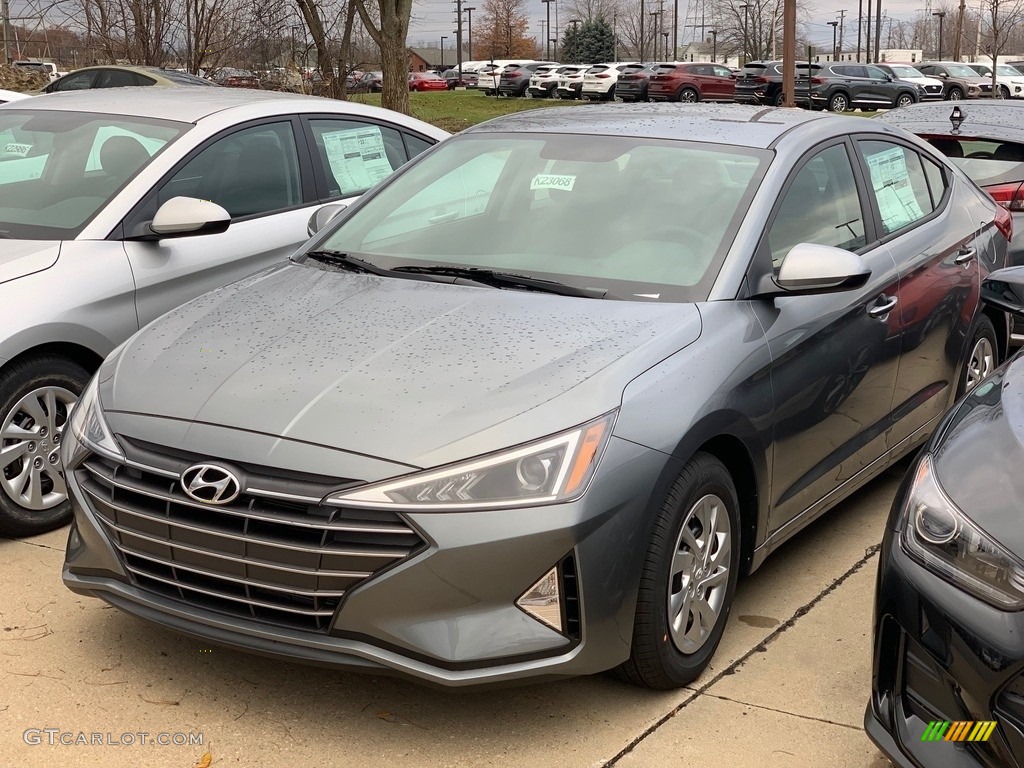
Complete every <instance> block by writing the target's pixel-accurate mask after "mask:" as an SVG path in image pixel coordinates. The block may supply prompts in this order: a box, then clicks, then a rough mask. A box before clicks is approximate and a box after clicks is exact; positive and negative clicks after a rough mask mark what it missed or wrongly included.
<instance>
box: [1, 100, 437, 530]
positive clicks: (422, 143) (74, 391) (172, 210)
mask: <svg viewBox="0 0 1024 768" xmlns="http://www.w3.org/2000/svg"><path fill="white" fill-rule="evenodd" d="M447 136H448V134H447V133H446V132H445V131H442V130H439V129H437V128H435V127H433V126H432V125H429V124H428V123H424V122H421V121H419V120H415V119H413V118H410V117H406V116H405V115H401V114H399V113H398V112H392V111H390V110H385V109H379V108H376V107H370V106H366V105H363V104H355V103H352V102H345V101H335V100H333V99H319V98H314V97H310V96H299V95H293V94H285V93H275V92H273V91H253V90H249V89H243V88H161V87H159V86H149V87H135V88H116V89H105V88H100V89H95V90H84V91H75V92H68V93H55V94H47V95H43V96H33V97H32V98H30V99H25V100H22V101H18V102H17V103H12V104H9V105H5V106H3V107H2V108H0V535H26V534H33V533H39V532H41V531H45V530H47V529H49V528H53V527H55V526H58V525H60V524H62V523H63V522H66V521H67V520H68V519H69V518H70V512H71V507H70V504H69V502H68V500H67V490H66V486H65V483H64V476H63V464H62V459H61V455H60V443H61V437H62V435H63V431H64V428H65V427H66V425H67V423H68V422H67V419H68V414H69V413H70V412H71V407H72V406H73V405H74V403H75V402H76V400H77V399H78V397H79V395H80V394H81V393H82V391H83V389H84V388H85V385H86V383H87V382H88V380H89V377H90V376H91V375H92V374H93V373H94V372H95V370H96V368H97V366H98V365H99V363H100V362H101V361H102V359H103V358H104V357H105V356H106V355H107V354H109V353H110V351H111V350H112V349H114V347H116V346H117V345H118V344H120V343H121V342H122V341H124V340H125V339H127V338H128V337H129V336H131V335H132V334H133V333H135V332H136V331H137V330H138V329H139V328H140V327H141V326H143V325H146V324H147V323H149V322H150V321H151V320H153V319H155V318H157V317H159V316H160V315H162V314H164V313H165V312H167V311H169V310H171V309H174V308H175V307H177V306H178V305H180V304H182V303H184V302H186V301H188V300H189V299H192V298H194V297H196V296H198V295H200V294H202V293H205V292H207V291H210V290H212V289H214V288H218V287H220V286H223V285H226V284H228V283H232V282H235V281H237V280H239V279H241V278H243V277H245V276H247V275H249V274H251V273H253V272H256V271H257V270H261V269H263V268H264V267H267V266H270V265H273V264H276V263H279V262H283V261H284V260H285V259H287V257H288V256H289V255H290V254H291V253H292V252H293V251H294V250H295V249H296V248H297V247H298V246H299V245H300V244H301V243H303V242H304V241H305V240H306V239H307V237H308V234H309V231H310V230H312V229H315V228H316V227H317V226H319V225H321V224H322V223H323V221H324V220H326V219H327V218H328V216H329V215H330V214H331V213H336V212H337V209H338V206H330V205H325V203H332V202H336V203H344V202H347V201H349V200H353V199H354V198H356V197H358V196H359V195H361V194H362V193H363V192H365V191H366V190H368V189H369V188H370V187H372V186H374V185H375V184H376V183H377V182H378V181H380V180H381V179H384V178H386V177H387V176H389V175H390V174H391V172H392V171H394V170H395V169H396V168H398V167H399V166H400V165H402V164H403V163H405V162H406V161H408V160H409V159H410V158H412V157H414V156H415V155H418V154H419V153H421V152H423V151H424V150H426V149H428V148H430V147H431V146H433V145H434V144H436V143H437V142H438V141H440V140H441V139H443V138H445V137H447ZM298 298H299V297H292V298H288V297H282V299H281V300H282V301H290V300H298ZM254 309H256V308H254ZM256 311H258V309H256ZM202 352H203V350H197V354H200V353H202ZM212 354H218V353H217V352H216V351H213V352H212ZM302 375H304V374H303V372H301V371H300V372H297V373H296V376H299V377H301V376H302Z"/></svg>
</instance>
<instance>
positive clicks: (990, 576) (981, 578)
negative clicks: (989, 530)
mask: <svg viewBox="0 0 1024 768" xmlns="http://www.w3.org/2000/svg"><path fill="white" fill-rule="evenodd" d="M901 518H902V519H901V526H902V531H901V533H900V543H901V545H902V546H903V549H904V551H905V552H906V553H907V554H908V555H910V556H911V557H912V558H914V559H915V560H917V561H918V562H919V563H921V564H922V565H924V566H925V567H927V568H930V569H931V570H933V571H935V572H936V573H938V574H939V575H941V576H942V577H944V578H946V579H948V580H949V581H951V582H952V583H953V584H955V585H956V586H958V587H960V588H961V589H963V590H965V591H967V592H969V593H971V594H972V595H974V596H975V597H977V598H979V599H981V600H984V601H985V602H986V603H989V604H990V605H993V606H995V607H996V608H999V609H1002V610H1016V609H1020V608H1024V563H1022V562H1021V561H1020V560H1018V559H1017V558H1016V557H1015V556H1014V555H1013V554H1011V553H1010V552H1008V551H1007V550H1006V549H1004V548H1003V546H1002V545H1001V544H999V543H998V542H996V541H994V540H993V539H992V538H991V537H989V536H988V535H987V534H986V533H985V532H984V531H982V530H981V529H980V528H978V527H977V526H976V525H975V524H974V523H973V522H971V520H969V519H968V518H967V516H966V515H964V513H963V512H961V511H960V510H959V509H957V507H956V505H955V504H954V503H953V502H952V501H951V500H950V499H949V497H948V496H946V494H945V493H944V492H943V490H942V488H941V487H940V486H939V483H938V480H937V479H936V477H935V467H934V466H933V464H932V459H931V456H927V455H926V456H925V457H924V458H923V459H921V461H920V462H919V463H918V465H917V469H916V472H915V475H914V480H913V483H912V484H911V486H910V489H909V491H908V493H907V498H906V501H905V502H904V506H903V514H902V516H901Z"/></svg>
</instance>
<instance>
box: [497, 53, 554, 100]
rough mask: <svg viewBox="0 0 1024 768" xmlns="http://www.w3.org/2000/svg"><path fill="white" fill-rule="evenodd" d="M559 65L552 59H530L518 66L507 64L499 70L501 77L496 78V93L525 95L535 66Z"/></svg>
mask: <svg viewBox="0 0 1024 768" xmlns="http://www.w3.org/2000/svg"><path fill="white" fill-rule="evenodd" d="M550 66H556V67H557V66H559V64H558V63H557V62H554V61H531V62H530V63H529V64H520V65H519V66H515V67H513V66H508V67H505V69H503V70H502V71H501V79H500V80H498V94H499V95H501V96H525V95H526V89H527V88H529V87H530V78H531V77H532V76H533V73H534V72H535V71H536V69H537V67H550Z"/></svg>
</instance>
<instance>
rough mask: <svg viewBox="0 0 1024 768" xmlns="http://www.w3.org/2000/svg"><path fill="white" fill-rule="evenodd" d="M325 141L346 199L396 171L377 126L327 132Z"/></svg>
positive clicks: (323, 137)
mask: <svg viewBox="0 0 1024 768" xmlns="http://www.w3.org/2000/svg"><path fill="white" fill-rule="evenodd" d="M321 138H322V139H323V142H324V153H325V154H326V155H327V163H328V165H330V166H331V173H333V174H334V178H335V180H336V181H337V182H338V187H339V188H340V192H341V196H342V197H345V196H347V195H355V194H360V193H362V192H365V191H366V190H367V189H369V188H370V187H372V186H373V185H374V184H376V183H377V182H378V181H380V180H381V179H385V178H387V177H388V176H390V175H391V172H392V171H393V170H394V169H393V168H392V167H391V161H390V160H388V153H387V151H386V150H385V148H384V136H383V134H381V130H380V128H379V127H378V126H376V125H367V126H364V127H360V128H345V129H343V130H340V131H326V132H325V133H323V134H321Z"/></svg>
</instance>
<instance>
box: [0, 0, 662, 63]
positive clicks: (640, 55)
mask: <svg viewBox="0 0 1024 768" xmlns="http://www.w3.org/2000/svg"><path fill="white" fill-rule="evenodd" d="M2 1H3V2H6V0H2ZM637 48H638V49H639V50H637V52H636V53H637V59H639V60H640V61H643V60H644V0H640V43H639V45H638V46H637Z"/></svg>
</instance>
